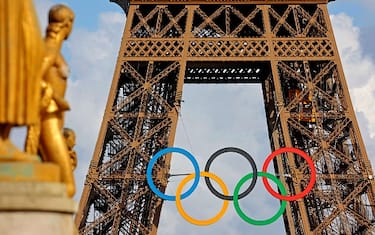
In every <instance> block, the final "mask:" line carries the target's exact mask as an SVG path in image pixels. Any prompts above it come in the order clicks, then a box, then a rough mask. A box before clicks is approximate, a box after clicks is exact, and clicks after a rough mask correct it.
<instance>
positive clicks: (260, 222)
mask: <svg viewBox="0 0 375 235" xmlns="http://www.w3.org/2000/svg"><path fill="white" fill-rule="evenodd" d="M253 176H254V173H250V174H247V175H245V176H244V177H243V178H242V179H240V181H239V182H238V184H237V185H236V187H235V189H234V193H233V205H234V209H236V211H237V214H238V215H239V216H240V217H241V219H243V220H244V221H246V222H248V223H249V224H254V225H267V224H270V223H273V222H275V221H276V220H277V219H278V218H279V217H280V216H281V215H282V214H283V213H284V211H285V208H286V201H281V206H280V209H279V210H278V211H277V213H276V214H275V215H274V216H272V217H271V218H269V219H266V220H254V219H252V218H250V217H248V216H247V215H245V213H244V212H243V211H242V210H241V208H240V205H239V203H238V199H239V195H238V192H239V191H240V188H241V186H242V185H243V184H244V183H245V182H246V181H247V180H249V179H251V178H254V177H253ZM258 176H263V177H265V178H270V179H271V180H272V181H273V182H275V183H276V184H277V186H278V187H279V188H280V191H281V194H282V195H286V190H285V187H284V185H283V184H282V183H281V181H280V180H279V179H278V178H276V176H274V175H271V174H270V173H267V172H258Z"/></svg>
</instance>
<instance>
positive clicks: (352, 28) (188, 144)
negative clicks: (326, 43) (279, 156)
mask: <svg viewBox="0 0 375 235" xmlns="http://www.w3.org/2000/svg"><path fill="white" fill-rule="evenodd" d="M34 2H35V4H36V6H37V10H38V13H39V16H40V19H41V25H42V27H43V28H45V25H46V15H47V10H48V8H49V7H50V6H52V5H53V4H56V3H58V2H59V3H65V4H67V5H69V6H70V7H71V8H72V9H73V10H74V11H75V13H76V22H75V27H74V31H73V33H72V35H71V37H70V38H69V40H68V41H67V42H66V44H65V46H64V54H65V56H66V58H67V59H68V63H69V64H70V68H71V74H72V75H71V76H72V77H71V79H70V81H69V86H68V92H67V99H68V101H69V102H70V103H71V106H72V111H70V112H69V113H67V116H66V125H67V126H69V127H72V128H73V129H75V130H76V132H77V146H76V150H77V153H78V156H79V157H78V158H79V165H78V168H77V170H76V173H75V174H76V180H77V188H78V190H77V194H76V197H75V198H76V199H77V200H79V197H80V194H81V191H82V187H83V181H84V179H85V175H86V173H87V168H88V165H89V162H90V160H91V158H92V152H93V149H94V146H95V142H96V138H97V135H98V130H99V127H100V123H101V119H102V116H103V112H104V106H105V103H106V100H107V95H108V92H109V86H110V82H111V80H112V76H113V70H114V66H115V62H116V58H117V55H118V48H119V45H120V39H121V36H122V31H123V26H124V23H125V14H124V13H123V12H122V9H121V8H120V7H119V6H118V5H116V4H114V3H110V2H109V1H107V0H92V1H82V0H81V1H77V0H69V1H67V0H65V1H57V0H56V1H55V0H34ZM329 10H330V13H331V16H332V21H333V26H334V30H335V34H336V39H337V42H338V47H339V50H340V54H341V58H342V62H343V65H344V70H345V74H346V78H347V81H348V84H349V88H350V92H351V97H352V101H353V104H354V107H355V110H356V112H357V118H358V121H359V124H360V128H361V131H362V135H363V138H364V140H365V143H366V146H367V151H368V154H369V156H370V159H371V160H372V164H373V166H374V165H375V157H374V156H375V147H374V146H373V143H374V141H375V139H374V138H375V106H374V105H373V100H375V47H374V46H373V38H374V37H375V33H374V32H375V21H374V20H373V19H374V13H375V1H374V0H337V1H336V2H332V3H330V5H329ZM183 99H184V103H183V106H182V113H181V117H180V121H179V125H178V129H177V137H176V144H175V145H176V146H181V147H184V148H186V149H188V150H189V151H191V152H192V153H193V154H195V155H196V156H198V158H199V164H200V166H201V168H202V167H203V166H204V164H205V160H206V159H207V158H208V157H209V156H210V154H212V153H213V152H214V151H216V150H217V149H219V148H221V147H224V146H238V147H241V148H243V149H245V150H246V151H248V152H249V153H250V154H251V155H252V156H254V157H255V158H256V162H257V165H258V167H260V166H261V165H262V163H263V160H264V158H265V157H266V156H267V155H268V154H269V153H270V148H269V143H268V137H267V133H266V131H267V127H266V121H265V114H264V107H263V101H262V99H263V98H262V95H261V88H260V85H247V86H235V85H232V86H225V87H224V86H218V85H210V86H207V85H204V86H197V85H187V86H185V87H184V94H183ZM197 104H199V106H197ZM223 107H226V109H225V110H223ZM230 120H235V122H232V121H230ZM233 123H234V124H233ZM236 123H241V125H238V124H236ZM218 126H220V127H221V128H218ZM246 164H247V163H246V162H242V161H241V159H239V160H238V162H237V163H236V164H233V163H231V162H226V161H225V160H224V161H223V162H221V163H220V164H217V165H216V166H213V167H214V168H213V169H215V170H217V172H218V174H219V175H220V176H221V177H223V178H225V182H226V183H227V184H228V187H229V188H230V189H233V186H234V183H235V182H237V180H238V179H239V178H241V177H242V176H243V175H244V174H245V173H246V172H247V171H248V168H246V166H247V165H246ZM189 166H190V165H189V163H188V162H187V161H185V160H184V159H177V158H176V161H174V162H173V165H172V172H173V173H180V172H191V171H192V168H190V167H189ZM215 167H216V168H215ZM215 172H216V171H215ZM178 180H179V179H173V180H172V182H171V184H170V186H168V189H167V191H168V192H169V193H170V194H173V191H174V190H175V188H176V187H177V183H178ZM259 185H260V184H259ZM204 187H205V185H203V184H202V185H200V186H199V187H198V190H197V193H195V194H194V195H192V197H191V198H189V200H187V201H186V202H184V206H185V207H186V208H187V210H188V213H190V214H192V215H193V216H197V217H199V216H202V217H210V216H212V215H214V214H215V213H216V212H217V210H219V207H218V205H221V202H220V200H217V199H215V198H212V197H211V196H210V195H209V193H207V189H205V188H204ZM185 203H186V204H185ZM277 204H278V203H277V201H275V200H274V199H273V198H272V197H270V196H269V195H267V193H266V192H265V191H264V189H262V188H256V190H255V191H254V194H252V196H251V197H249V201H247V202H245V203H244V207H246V208H250V209H249V210H247V212H248V213H249V214H250V215H251V216H254V217H257V216H258V217H259V218H262V216H263V218H265V217H268V216H270V215H272V213H274V212H275V211H276V210H277V207H278V205H277ZM207 205H210V207H212V208H210V210H201V209H200V208H202V207H207ZM230 207H231V206H230ZM254 211H255V212H256V213H255V212H254ZM181 231H183V232H181ZM281 231H284V228H283V224H282V221H281V219H279V220H278V221H277V222H276V223H274V224H272V225H270V226H265V227H254V226H249V225H248V224H246V223H244V222H242V221H241V219H240V218H238V216H237V215H236V214H235V212H234V210H233V209H230V210H228V212H227V214H226V215H225V216H224V218H223V219H222V220H221V221H220V222H218V223H217V224H214V225H212V226H207V227H197V226H194V225H190V224H188V223H187V222H186V221H184V220H183V219H182V218H181V217H180V216H179V215H178V213H177V210H176V208H175V205H174V204H173V203H165V204H164V208H163V210H162V215H161V221H160V227H159V234H160V235H174V234H182V235H196V234H204V235H214V234H215V235H221V234H223V235H242V234H272V233H273V234H282V233H283V232H281Z"/></svg>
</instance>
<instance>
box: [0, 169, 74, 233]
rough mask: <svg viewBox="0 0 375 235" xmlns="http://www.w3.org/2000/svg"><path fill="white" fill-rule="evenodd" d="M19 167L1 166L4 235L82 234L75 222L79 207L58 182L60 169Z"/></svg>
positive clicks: (0, 213)
mask: <svg viewBox="0 0 375 235" xmlns="http://www.w3.org/2000/svg"><path fill="white" fill-rule="evenodd" d="M16 164H19V163H14V165H13V164H12V163H10V164H6V165H4V164H1V163H0V165H2V166H0V169H1V171H0V233H1V234H7V235H23V234H28V235H34V234H35V235H36V234H38V235H52V234H53V235H76V234H78V232H77V230H76V228H75V226H74V222H73V215H74V213H75V212H76V207H77V206H76V203H75V202H74V201H73V200H72V199H70V198H68V197H67V196H66V188H65V185H64V184H62V183H59V182H58V181H57V182H56V179H58V178H59V171H58V169H57V171H55V169H54V168H55V166H54V165H53V164H50V165H49V164H48V163H47V165H45V164H46V163H33V164H30V165H28V164H27V163H26V164H23V165H22V164H21V165H16ZM32 165H33V166H32ZM6 169H8V170H6ZM42 169H43V170H44V172H43V171H42V172H43V173H44V174H40V172H41V171H40V170H42ZM30 178H31V180H30ZM5 179H6V180H5Z"/></svg>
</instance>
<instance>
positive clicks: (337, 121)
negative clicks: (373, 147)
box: [76, 0, 375, 235]
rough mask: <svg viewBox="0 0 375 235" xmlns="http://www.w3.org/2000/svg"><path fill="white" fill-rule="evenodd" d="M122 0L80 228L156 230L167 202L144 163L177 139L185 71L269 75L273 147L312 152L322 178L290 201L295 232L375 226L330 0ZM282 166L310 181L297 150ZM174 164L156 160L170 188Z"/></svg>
mask: <svg viewBox="0 0 375 235" xmlns="http://www.w3.org/2000/svg"><path fill="white" fill-rule="evenodd" d="M115 2H117V3H118V4H119V5H121V6H122V7H123V9H124V10H125V11H126V13H127V22H126V27H125V31H124V35H123V39H122V40H123V41H122V43H121V49H120V53H119V57H118V61H117V65H116V70H115V73H114V78H113V82H112V87H111V91H110V94H109V98H108V102H107V106H106V110H105V114H104V119H103V122H102V126H101V129H100V133H99V138H98V141H97V144H96V148H95V152H94V156H93V159H92V161H91V164H90V167H89V172H88V175H87V178H86V182H85V187H84V191H83V195H82V198H81V202H80V208H79V212H78V214H77V216H76V224H77V226H78V227H79V231H80V233H81V234H127V235H136V234H142V235H146V234H156V233H157V227H158V222H159V216H160V211H161V207H162V203H163V202H162V200H161V199H160V198H158V197H156V196H155V195H154V194H153V193H152V191H150V189H149V187H148V185H147V182H146V177H145V175H146V167H147V163H148V161H149V160H150V158H151V157H152V156H153V155H154V154H155V153H156V152H157V151H159V150H161V149H163V148H166V147H168V146H173V140H174V137H175V130H176V124H177V118H178V112H179V110H180V102H181V97H182V89H183V84H184V82H185V83H261V84H262V88H263V94H264V103H265V111H266V116H267V123H268V131H269V138H270V142H271V145H272V149H277V148H279V147H284V146H292V147H296V148H299V149H302V150H303V151H305V152H306V153H308V154H309V155H310V156H311V157H312V159H313V161H314V164H315V167H316V170H317V181H316V185H315V187H314V188H313V190H312V191H311V192H310V193H309V194H308V195H307V196H306V197H305V198H304V199H301V200H298V201H296V202H290V203H288V206H287V210H286V212H285V213H284V223H285V227H286V231H287V234H298V235H301V234H317V235H328V234H331V235H337V234H347V235H349V234H351V235H352V234H358V235H360V234H361V235H362V234H363V235H365V234H366V235H368V234H375V226H374V221H375V207H374V204H375V200H374V197H375V181H374V179H373V172H372V169H371V165H370V162H369V159H368V157H367V154H366V151H365V147H364V143H363V141H362V138H361V135H360V131H359V128H358V124H357V121H356V118H355V115H354V110H353V107H352V104H351V101H350V98H349V92H348V87H347V84H346V81H345V78H344V73H343V69H342V66H341V62H340V59H339V54H338V50H337V47H336V43H335V40H334V36H333V31H332V27H331V23H330V19H329V15H328V11H327V4H328V0H230V1H229V0H220V1H214V0H205V1H198V0H191V1H179V0H171V1H166V0H150V1H147V0H130V1H128V0H117V1H115ZM223 61H225V63H223ZM274 165H275V170H276V172H277V174H278V175H279V177H280V179H281V181H282V182H283V183H284V184H285V185H287V190H288V193H289V194H296V193H299V192H301V191H302V190H303V189H304V188H305V186H306V185H307V183H308V182H309V180H310V170H309V168H308V166H307V164H306V162H305V161H303V160H302V158H300V157H298V156H295V155H293V154H285V156H283V157H277V158H276V160H275V161H274ZM169 168H170V156H166V157H164V158H163V159H159V161H158V162H157V164H156V166H155V167H154V171H153V177H154V182H155V184H156V185H157V186H158V187H159V188H160V189H161V190H163V189H165V188H166V186H167V180H168V173H169ZM291 176H292V177H291ZM292 179H293V180H292Z"/></svg>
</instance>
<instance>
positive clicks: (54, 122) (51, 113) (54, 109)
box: [39, 5, 75, 196]
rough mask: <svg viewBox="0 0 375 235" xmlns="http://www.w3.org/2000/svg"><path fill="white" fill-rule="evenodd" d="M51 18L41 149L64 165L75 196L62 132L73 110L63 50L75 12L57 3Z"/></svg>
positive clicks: (69, 188)
mask: <svg viewBox="0 0 375 235" xmlns="http://www.w3.org/2000/svg"><path fill="white" fill-rule="evenodd" d="M48 20H49V25H48V27H47V32H46V38H45V45H46V56H45V57H44V61H43V66H42V71H43V74H44V75H43V83H42V90H43V92H42V93H43V95H42V102H41V103H42V111H41V122H40V142H39V151H40V153H41V156H42V159H43V160H44V161H51V162H54V163H57V164H58V165H59V166H60V168H61V177H62V180H63V182H65V184H66V186H67V193H68V195H69V196H73V195H74V192H75V186H74V178H73V172H72V164H71V160H70V154H69V149H68V147H67V145H66V142H65V139H64V136H63V133H62V131H63V121H64V112H65V111H66V110H69V104H68V102H67V101H66V100H65V99H64V95H65V91H66V85H67V79H68V76H69V69H68V66H67V64H66V62H65V60H64V58H63V56H62V55H61V53H60V50H61V47H62V43H63V41H64V40H66V39H67V38H68V36H69V35H70V32H71V30H72V26H73V20H74V13H73V11H72V10H71V9H70V8H68V7H66V6H64V5H56V6H54V7H52V8H51V10H50V12H49V15H48ZM43 106H44V107H43Z"/></svg>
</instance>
